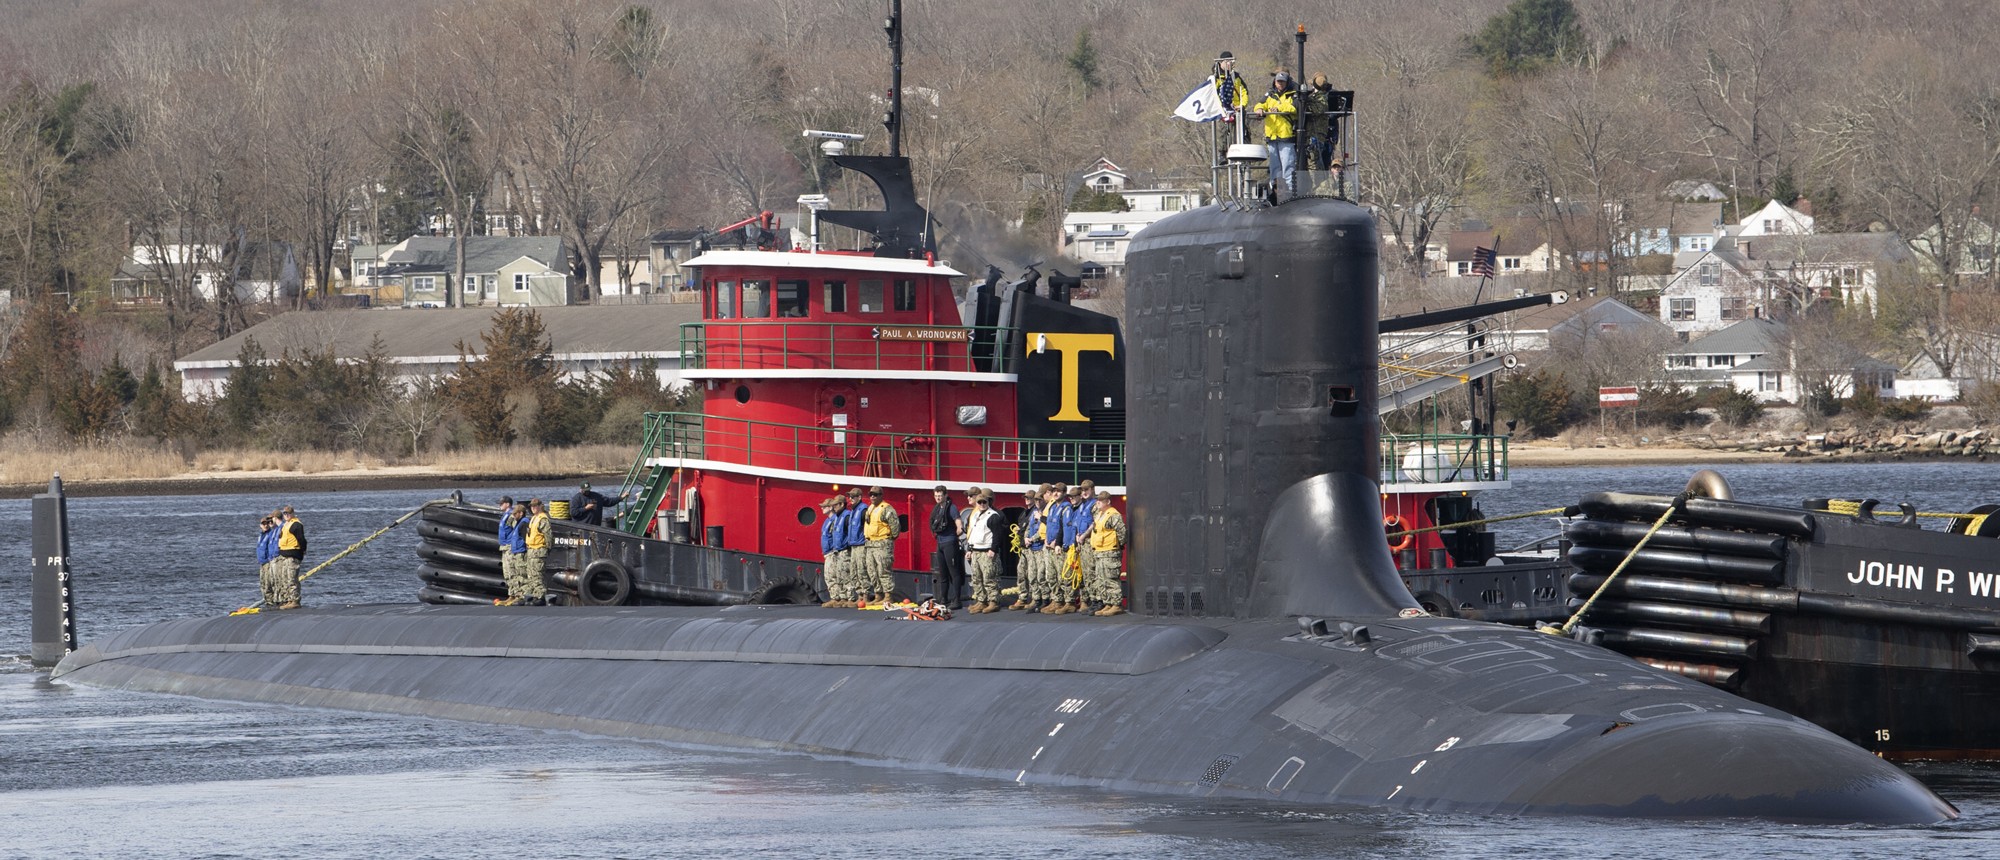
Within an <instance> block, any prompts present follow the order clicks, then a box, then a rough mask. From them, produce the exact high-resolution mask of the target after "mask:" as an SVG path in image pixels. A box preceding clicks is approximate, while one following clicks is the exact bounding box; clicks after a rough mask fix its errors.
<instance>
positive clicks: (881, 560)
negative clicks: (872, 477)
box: [861, 487, 903, 604]
mask: <svg viewBox="0 0 2000 860" xmlns="http://www.w3.org/2000/svg"><path fill="white" fill-rule="evenodd" d="M902 533H903V518H902V517H901V516H900V515H898V514H897V513H896V508H895V506H894V505H891V504H889V503H888V502H887V501H884V500H883V499H882V488H881V487H869V488H868V513H867V519H866V520H865V521H864V524H863V525H862V527H861V537H862V539H864V540H866V541H868V545H867V546H866V547H864V548H863V549H864V550H865V552H864V554H863V556H862V557H863V558H864V559H866V560H867V563H868V566H867V569H866V571H867V572H866V573H865V575H864V576H863V577H862V579H861V591H862V593H863V594H864V595H865V596H864V597H863V598H862V601H861V602H862V603H864V604H867V603H874V602H876V601H877V600H880V601H882V602H885V603H886V602H888V600H889V593H890V592H892V591H895V590H896V580H895V578H894V574H893V572H892V570H891V568H890V563H891V561H892V559H893V558H894V555H895V552H894V547H895V541H896V536H897V535H899V534H902Z"/></svg>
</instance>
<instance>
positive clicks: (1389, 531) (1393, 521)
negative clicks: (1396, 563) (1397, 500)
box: [1382, 514, 1417, 552]
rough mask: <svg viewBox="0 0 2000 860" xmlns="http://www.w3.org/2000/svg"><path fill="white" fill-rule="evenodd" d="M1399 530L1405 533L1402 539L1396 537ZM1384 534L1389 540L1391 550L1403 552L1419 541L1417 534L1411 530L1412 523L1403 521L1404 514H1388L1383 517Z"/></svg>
mask: <svg viewBox="0 0 2000 860" xmlns="http://www.w3.org/2000/svg"><path fill="white" fill-rule="evenodd" d="M1397 532H1402V533H1403V535H1402V538H1401V539H1400V540H1398V539H1397V538H1396V533H1397ZM1382 534H1383V535H1384V536H1385V538H1386V539H1387V540H1388V541H1389V551H1390V552H1402V551H1403V550H1406V549H1409V548H1410V546H1411V545H1412V544H1415V543H1416V542H1417V536H1416V534H1415V533H1414V532H1411V531H1410V524H1409V523H1407V522H1404V521H1403V515H1402V514H1388V515H1386V516H1384V517H1382Z"/></svg>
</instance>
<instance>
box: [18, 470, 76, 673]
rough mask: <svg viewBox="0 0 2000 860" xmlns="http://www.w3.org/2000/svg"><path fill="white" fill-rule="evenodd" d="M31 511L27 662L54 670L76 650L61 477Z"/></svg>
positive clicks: (66, 513)
mask: <svg viewBox="0 0 2000 860" xmlns="http://www.w3.org/2000/svg"><path fill="white" fill-rule="evenodd" d="M31 510H32V514H31V515H30V520H31V524H30V525H29V530H30V531H31V532H32V537H31V538H30V551H31V552H33V553H34V566H33V569H34V574H33V577H32V582H33V584H32V586H31V590H32V591H33V593H34V597H33V607H34V608H33V610H32V616H33V621H32V622H31V630H30V633H31V634H32V635H31V636H30V637H29V638H30V639H31V640H32V646H31V648H30V650H29V652H28V659H29V661H30V662H32V663H33V664H34V665H37V666H54V665H55V664H57V663H59V662H61V661H62V658H63V656H64V655H66V654H68V653H69V652H71V651H74V650H76V611H75V604H73V603H72V602H71V600H70V587H69V584H70V576H69V505H68V502H67V501H66V500H65V499H64V497H63V488H62V475H55V476H54V477H51V478H49V491H48V492H46V493H38V494H36V495H35V498H34V501H33V502H32V504H31Z"/></svg>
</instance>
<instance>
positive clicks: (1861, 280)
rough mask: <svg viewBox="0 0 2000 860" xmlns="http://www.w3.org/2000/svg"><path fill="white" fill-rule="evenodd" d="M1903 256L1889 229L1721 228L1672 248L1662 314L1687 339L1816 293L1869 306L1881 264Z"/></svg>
mask: <svg viewBox="0 0 2000 860" xmlns="http://www.w3.org/2000/svg"><path fill="white" fill-rule="evenodd" d="M1909 259H1910V249H1909V246H1908V245H1907V244H1906V243H1904V242H1903V241H1902V239H1900V238H1898V237H1897V236H1896V234H1894V233H1823V234H1820V235H1811V236H1808V235H1792V234H1777V235H1768V234H1767V235H1758V236H1733V237H1730V236H1725V237H1723V238H1720V239H1717V240H1716V244H1715V247H1713V248H1710V249H1709V250H1707V251H1702V252H1682V253H1680V254H1677V255H1675V257H1674V270H1675V275H1674V276H1673V279H1672V280H1670V281H1668V282H1667V285H1666V287H1665V288H1664V289H1662V290H1661V291H1660V318H1661V320H1662V321H1664V322H1665V323H1666V324H1667V325H1669V326H1671V327H1673V329H1674V331H1676V332H1679V333H1680V334H1681V336H1682V339H1684V340H1685V339H1688V338H1691V337H1695V336H1698V335H1701V334H1705V333H1708V332H1712V331H1718V330H1720V329H1723V328H1726V327H1728V326H1731V325H1734V324H1736V323H1738V322H1741V321H1743V320H1747V319H1754V318H1757V317H1772V316H1776V315H1777V312H1778V311H1779V310H1781V309H1783V308H1786V307H1802V306H1805V305H1810V304H1814V303H1817V302H1821V301H1834V302H1839V303H1841V304H1845V305H1850V306H1855V307H1862V308H1866V309H1868V310H1869V311H1870V312H1871V313H1872V312H1873V310H1874V308H1875V305H1876V298H1877V296H1876V284H1877V283H1878V281H1879V280H1880V278H1881V273H1882V270H1883V269H1884V268H1885V267H1888V266H1893V265H1897V264H1900V263H1903V262H1905V261H1907V260H1909Z"/></svg>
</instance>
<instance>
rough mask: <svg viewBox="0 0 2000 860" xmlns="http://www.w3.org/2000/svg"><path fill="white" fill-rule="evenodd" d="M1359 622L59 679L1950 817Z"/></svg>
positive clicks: (1772, 741)
mask: <svg viewBox="0 0 2000 860" xmlns="http://www.w3.org/2000/svg"><path fill="white" fill-rule="evenodd" d="M1367 630H1368V632H1367V633H1366V634H1365V635H1363V636H1360V637H1355V636H1353V635H1346V634H1343V633H1341V632H1338V631H1333V632H1329V633H1328V634H1325V635H1315V634H1314V633H1313V632H1312V631H1310V630H1305V629H1302V628H1301V626H1300V625H1299V624H1297V623H1295V622H1292V621H1270V620H1258V621H1222V622H1216V623H1205V624H1196V623H1185V622H1181V623H1169V622H1157V621H1156V622H1127V623H1101V624H1090V623H1084V624H1079V623H1076V622H1073V621H1064V620H1061V619H1048V620H1042V619H1034V618H1029V619H1018V620H1017V619H1005V618H1002V619H970V620H966V621H963V622H950V623H927V622H899V621H892V620H885V619H884V618H882V617H879V616H878V615H877V614H874V613H869V614H862V613H856V612H841V611H837V610H824V609H819V608H817V607H791V606H740V607H731V608H727V609H720V610H718V609H712V608H699V607H687V608H681V607H644V608H635V607H602V608H579V607H561V608H555V607H551V608H534V609H520V608H516V609H512V610H508V609H496V608H493V607H470V606H467V607H444V606H403V605H397V606H359V607H349V608H344V609H332V610H302V611H293V612H287V613H270V614H260V615H254V616H243V617H226V618H204V619H185V620H178V621H170V622H164V623H161V624H155V625H152V626H149V627H144V628H139V629H136V630H132V631H127V632H124V633H121V634H118V635H115V636H112V637H109V638H108V639H106V640H104V641H102V642H99V643H95V644H93V645H91V646H88V647H86V648H84V649H83V650H80V651H78V652H76V653H74V654H72V655H70V656H69V657H68V658H67V659H65V660H64V661H63V662H62V664H61V665H60V666H59V667H58V668H57V670H56V677H58V678H61V679H64V680H66V681H72V682H80V683H86V684H91V685H96V686H105V687H115V688H121V689H127V690H138V691H150V692H159V693H177V694H186V695H195V696H202V697H214V698H225V699H231V700H242V701H258V702H271V703H279V704H286V705H297V706H307V707H326V708H340V709H353V710H365V711H377V712H389V713H401V714H413V715H423V716H430V717H438V718H449V719H462V720H472V721H482V722H492V723H506V724H516V725H523V726H531V727H539V728H547V729H559V730H573V731H579V732H587V733H591V734H597V735H607V736H618V737H629V738H642V739H652V740H659V741H665V742H670V743H676V744H686V745H697V746H708V747H721V748H731V749H753V750H779V751H787V752H796V753H805V754H811V755H823V756H836V757H841V758H848V759H854V760H859V761H864V762H874V763H881V764H888V765H903V766H913V767H922V768H926V769H934V770H942V771H948V772H955V773H962V774H970V775H978V776H985V777H994V778H999V779H1007V780H1013V781H1016V782H1020V783H1034V784H1058V785H1082V786H1096V787H1102V788H1107V789H1119V790H1133V791H1144V792H1153V793H1165V794H1176V795H1199V796H1211V795H1212V796H1222V797H1242V798H1259V799H1265V800H1271V801H1276V802H1280V803H1294V804H1300V805H1315V806H1317V805H1328V804H1365V805H1372V806H1387V807H1392V808H1399V809H1408V810H1421V811H1429V812H1462V813H1501V814H1530V815H1538V814H1548V815H1611V816H1629V815H1637V816H1648V817H1689V818H1694V817H1756V818H1765V819H1772V820H1780V821H1802V822H1870V823H1926V822H1934V821H1938V820H1942V819H1945V818H1949V817H1951V816H1952V815H1953V810H1952V809H1951V807H1950V806H1949V805H1948V804H1945V803H1944V802H1943V801H1941V800H1939V799H1938V798H1937V797H1936V796H1934V795H1932V794H1931V793H1930V792H1929V791H1928V790H1926V789H1925V788H1924V787H1923V786H1922V785H1921V784H1919V783H1917V782H1916V781H1915V780H1913V779H1911V778H1910V777H1909V776H1908V775H1906V774H1904V773H1902V772H1901V771H1900V770H1898V769H1896V768H1895V766H1893V765H1890V764H1888V763H1886V762H1883V761H1880V760H1879V759H1876V758H1874V757H1873V756H1870V755H1868V754H1867V753H1866V752H1864V751H1862V750H1860V749H1858V748H1856V747H1854V746H1852V745H1850V744H1846V743H1844V742H1841V741H1839V740H1838V739H1836V738H1834V737H1832V736H1831V735H1829V734H1827V733H1826V732H1825V731H1824V730H1822V729H1820V728H1818V727H1816V726H1813V725H1811V724H1810V723H1806V722H1805V721H1803V720H1799V719H1796V718H1793V717H1790V716H1787V715H1784V714H1781V713H1776V712H1773V711H1770V710H1769V709H1765V708H1760V707H1757V706H1754V705H1752V704H1751V703H1749V702H1745V701H1743V700H1741V699H1738V698H1736V697H1734V696H1730V695H1728V694H1725V693H1722V692H1720V691H1717V690H1714V689H1712V688H1709V687H1707V686H1705V685H1702V684H1699V683H1696V682H1693V681H1688V680H1684V679H1680V678H1676V677H1673V676H1670V675H1667V674H1665V673H1661V672H1658V671H1655V670H1652V669H1649V668H1647V667H1644V666H1641V665H1639V664H1636V663H1634V662H1632V661H1630V660H1628V659H1625V658H1623V657H1620V656H1618V655H1615V654H1613V653H1611V652H1608V651H1605V650H1603V649H1599V648H1594V647H1591V646H1587V645H1583V644H1581V643H1577V642H1574V641H1570V640H1566V639H1561V638H1557V637H1551V636H1545V635H1542V634H1537V633H1533V632H1530V631H1525V630H1518V629H1514V628H1507V627H1501V626H1497V625H1491V624H1483V623H1478V622H1466V621H1458V620H1452V619H1442V618H1431V617H1416V618H1407V619H1395V620H1387V621H1376V622H1373V623H1372V624H1370V625H1369V627H1368V628H1367ZM1357 639H1358V640H1359V641H1357Z"/></svg>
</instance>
